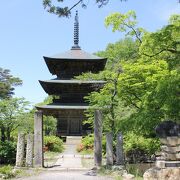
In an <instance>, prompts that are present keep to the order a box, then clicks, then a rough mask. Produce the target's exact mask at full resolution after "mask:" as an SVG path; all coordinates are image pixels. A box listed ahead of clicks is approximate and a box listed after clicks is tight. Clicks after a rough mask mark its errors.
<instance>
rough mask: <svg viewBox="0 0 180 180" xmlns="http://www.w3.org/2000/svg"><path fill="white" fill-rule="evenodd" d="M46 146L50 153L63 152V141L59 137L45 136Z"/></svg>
mask: <svg viewBox="0 0 180 180" xmlns="http://www.w3.org/2000/svg"><path fill="white" fill-rule="evenodd" d="M44 146H45V149H46V150H48V151H53V152H62V151H63V149H64V148H63V141H62V140H61V139H60V138H59V137H57V136H45V137H44Z"/></svg>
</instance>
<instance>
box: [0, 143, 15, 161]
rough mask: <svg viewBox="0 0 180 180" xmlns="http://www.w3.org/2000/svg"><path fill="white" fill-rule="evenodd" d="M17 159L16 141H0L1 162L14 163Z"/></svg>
mask: <svg viewBox="0 0 180 180" xmlns="http://www.w3.org/2000/svg"><path fill="white" fill-rule="evenodd" d="M15 159H16V143H15V142H12V141H5V142H0V163H1V164H7V163H14V162H15Z"/></svg>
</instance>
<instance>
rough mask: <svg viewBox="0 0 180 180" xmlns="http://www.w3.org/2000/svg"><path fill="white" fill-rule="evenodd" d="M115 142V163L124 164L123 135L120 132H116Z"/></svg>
mask: <svg viewBox="0 0 180 180" xmlns="http://www.w3.org/2000/svg"><path fill="white" fill-rule="evenodd" d="M116 140H117V144H116V164H117V165H124V154H123V135H122V133H120V132H119V133H118V134H117V139H116Z"/></svg>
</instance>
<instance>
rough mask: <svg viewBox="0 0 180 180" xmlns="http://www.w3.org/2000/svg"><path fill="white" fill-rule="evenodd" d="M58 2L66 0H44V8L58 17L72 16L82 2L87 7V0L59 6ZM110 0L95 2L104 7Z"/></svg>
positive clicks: (83, 6) (96, 0)
mask: <svg viewBox="0 0 180 180" xmlns="http://www.w3.org/2000/svg"><path fill="white" fill-rule="evenodd" d="M120 1H125V0H120ZM57 2H58V3H59V2H61V3H64V2H65V0H56V1H55V2H53V0H43V6H44V9H47V11H48V12H49V13H52V14H55V15H57V16H58V17H70V15H71V10H72V9H74V8H75V7H76V6H78V5H79V4H81V7H82V8H86V7H87V4H88V3H87V2H86V1H85V0H77V1H76V2H73V3H72V4H71V5H70V6H64V7H62V6H59V5H56V4H57ZM108 2H109V0H95V3H96V4H97V5H98V7H99V8H100V7H103V6H104V5H106V4H107V3H108Z"/></svg>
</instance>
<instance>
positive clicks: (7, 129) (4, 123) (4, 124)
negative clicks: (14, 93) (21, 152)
mask: <svg viewBox="0 0 180 180" xmlns="http://www.w3.org/2000/svg"><path fill="white" fill-rule="evenodd" d="M28 105H29V102H27V101H25V99H24V98H10V99H3V100H1V101H0V110H1V111H0V129H1V140H2V141H5V140H10V137H11V133H12V131H14V130H15V129H17V128H18V127H19V126H20V124H22V121H24V119H25V118H24V117H25V116H26V111H27V110H28Z"/></svg>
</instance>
